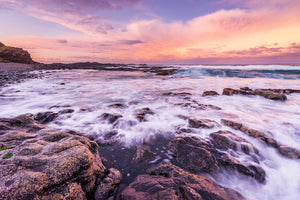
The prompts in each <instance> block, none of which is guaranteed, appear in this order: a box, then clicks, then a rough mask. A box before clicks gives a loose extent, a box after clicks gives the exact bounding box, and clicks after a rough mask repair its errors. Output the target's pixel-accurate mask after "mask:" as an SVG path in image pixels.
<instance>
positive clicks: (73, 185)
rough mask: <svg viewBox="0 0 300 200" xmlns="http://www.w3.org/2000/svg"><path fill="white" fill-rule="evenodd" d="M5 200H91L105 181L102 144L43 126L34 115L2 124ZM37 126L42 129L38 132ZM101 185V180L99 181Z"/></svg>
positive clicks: (0, 168)
mask: <svg viewBox="0 0 300 200" xmlns="http://www.w3.org/2000/svg"><path fill="white" fill-rule="evenodd" d="M0 123H2V124H5V125H6V126H8V127H9V130H5V132H4V133H3V134H2V135H0V143H1V145H4V146H6V147H11V148H10V149H6V150H4V151H0V156H1V157H2V155H3V154H6V153H11V155H12V156H11V157H10V158H8V159H0V199H77V198H80V199H90V198H94V191H95V190H96V188H97V183H98V182H97V180H99V178H100V179H101V177H104V176H105V174H106V173H105V171H106V168H105V166H104V165H103V163H102V161H101V158H100V155H99V151H98V148H99V146H98V145H97V143H95V142H93V141H90V140H89V139H87V138H85V137H82V136H77V135H72V134H69V133H65V132H60V131H57V130H55V129H51V128H49V127H47V126H45V125H41V124H38V122H37V121H35V120H33V118H32V117H30V116H29V115H22V116H19V117H16V118H12V119H8V118H2V119H0ZM34 127H38V128H34ZM99 184H103V183H101V181H100V182H99Z"/></svg>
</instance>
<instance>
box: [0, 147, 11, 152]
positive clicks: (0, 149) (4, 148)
mask: <svg viewBox="0 0 300 200" xmlns="http://www.w3.org/2000/svg"><path fill="white" fill-rule="evenodd" d="M6 149H11V147H1V148H0V151H3V150H6Z"/></svg>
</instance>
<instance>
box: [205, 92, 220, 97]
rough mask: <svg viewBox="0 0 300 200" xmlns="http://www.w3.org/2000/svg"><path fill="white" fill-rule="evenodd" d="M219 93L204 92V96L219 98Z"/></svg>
mask: <svg viewBox="0 0 300 200" xmlns="http://www.w3.org/2000/svg"><path fill="white" fill-rule="evenodd" d="M218 95H219V93H217V92H216V91H205V92H203V94H202V96H203V97H206V96H218Z"/></svg>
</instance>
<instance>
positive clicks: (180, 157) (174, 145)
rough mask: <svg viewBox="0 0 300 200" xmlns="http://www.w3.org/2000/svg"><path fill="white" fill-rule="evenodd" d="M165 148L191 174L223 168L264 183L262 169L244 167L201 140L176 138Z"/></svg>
mask: <svg viewBox="0 0 300 200" xmlns="http://www.w3.org/2000/svg"><path fill="white" fill-rule="evenodd" d="M167 147H168V149H169V151H170V152H171V153H172V154H173V155H174V157H175V158H176V160H177V161H178V162H179V163H180V164H181V165H182V167H184V168H185V169H187V170H189V171H191V172H193V173H210V174H214V173H218V172H219V171H220V170H221V169H222V168H225V169H230V170H233V171H237V172H239V173H240V174H243V175H246V176H250V177H253V178H255V179H256V180H257V181H259V182H261V183H263V182H264V181H265V172H264V170H263V169H262V168H260V167H258V166H253V165H250V166H245V165H243V164H242V163H240V162H239V161H237V160H235V159H234V158H232V157H231V156H229V155H227V154H226V153H223V152H221V151H218V150H217V149H215V148H214V147H213V146H212V145H211V144H210V143H208V142H206V141H204V140H202V139H198V138H195V137H176V138H174V139H172V140H171V141H170V142H169V143H168V145H167Z"/></svg>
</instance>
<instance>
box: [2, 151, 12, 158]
mask: <svg viewBox="0 0 300 200" xmlns="http://www.w3.org/2000/svg"><path fill="white" fill-rule="evenodd" d="M12 155H13V154H12V153H10V152H8V153H7V154H5V155H4V156H2V159H9V158H11V157H12Z"/></svg>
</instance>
